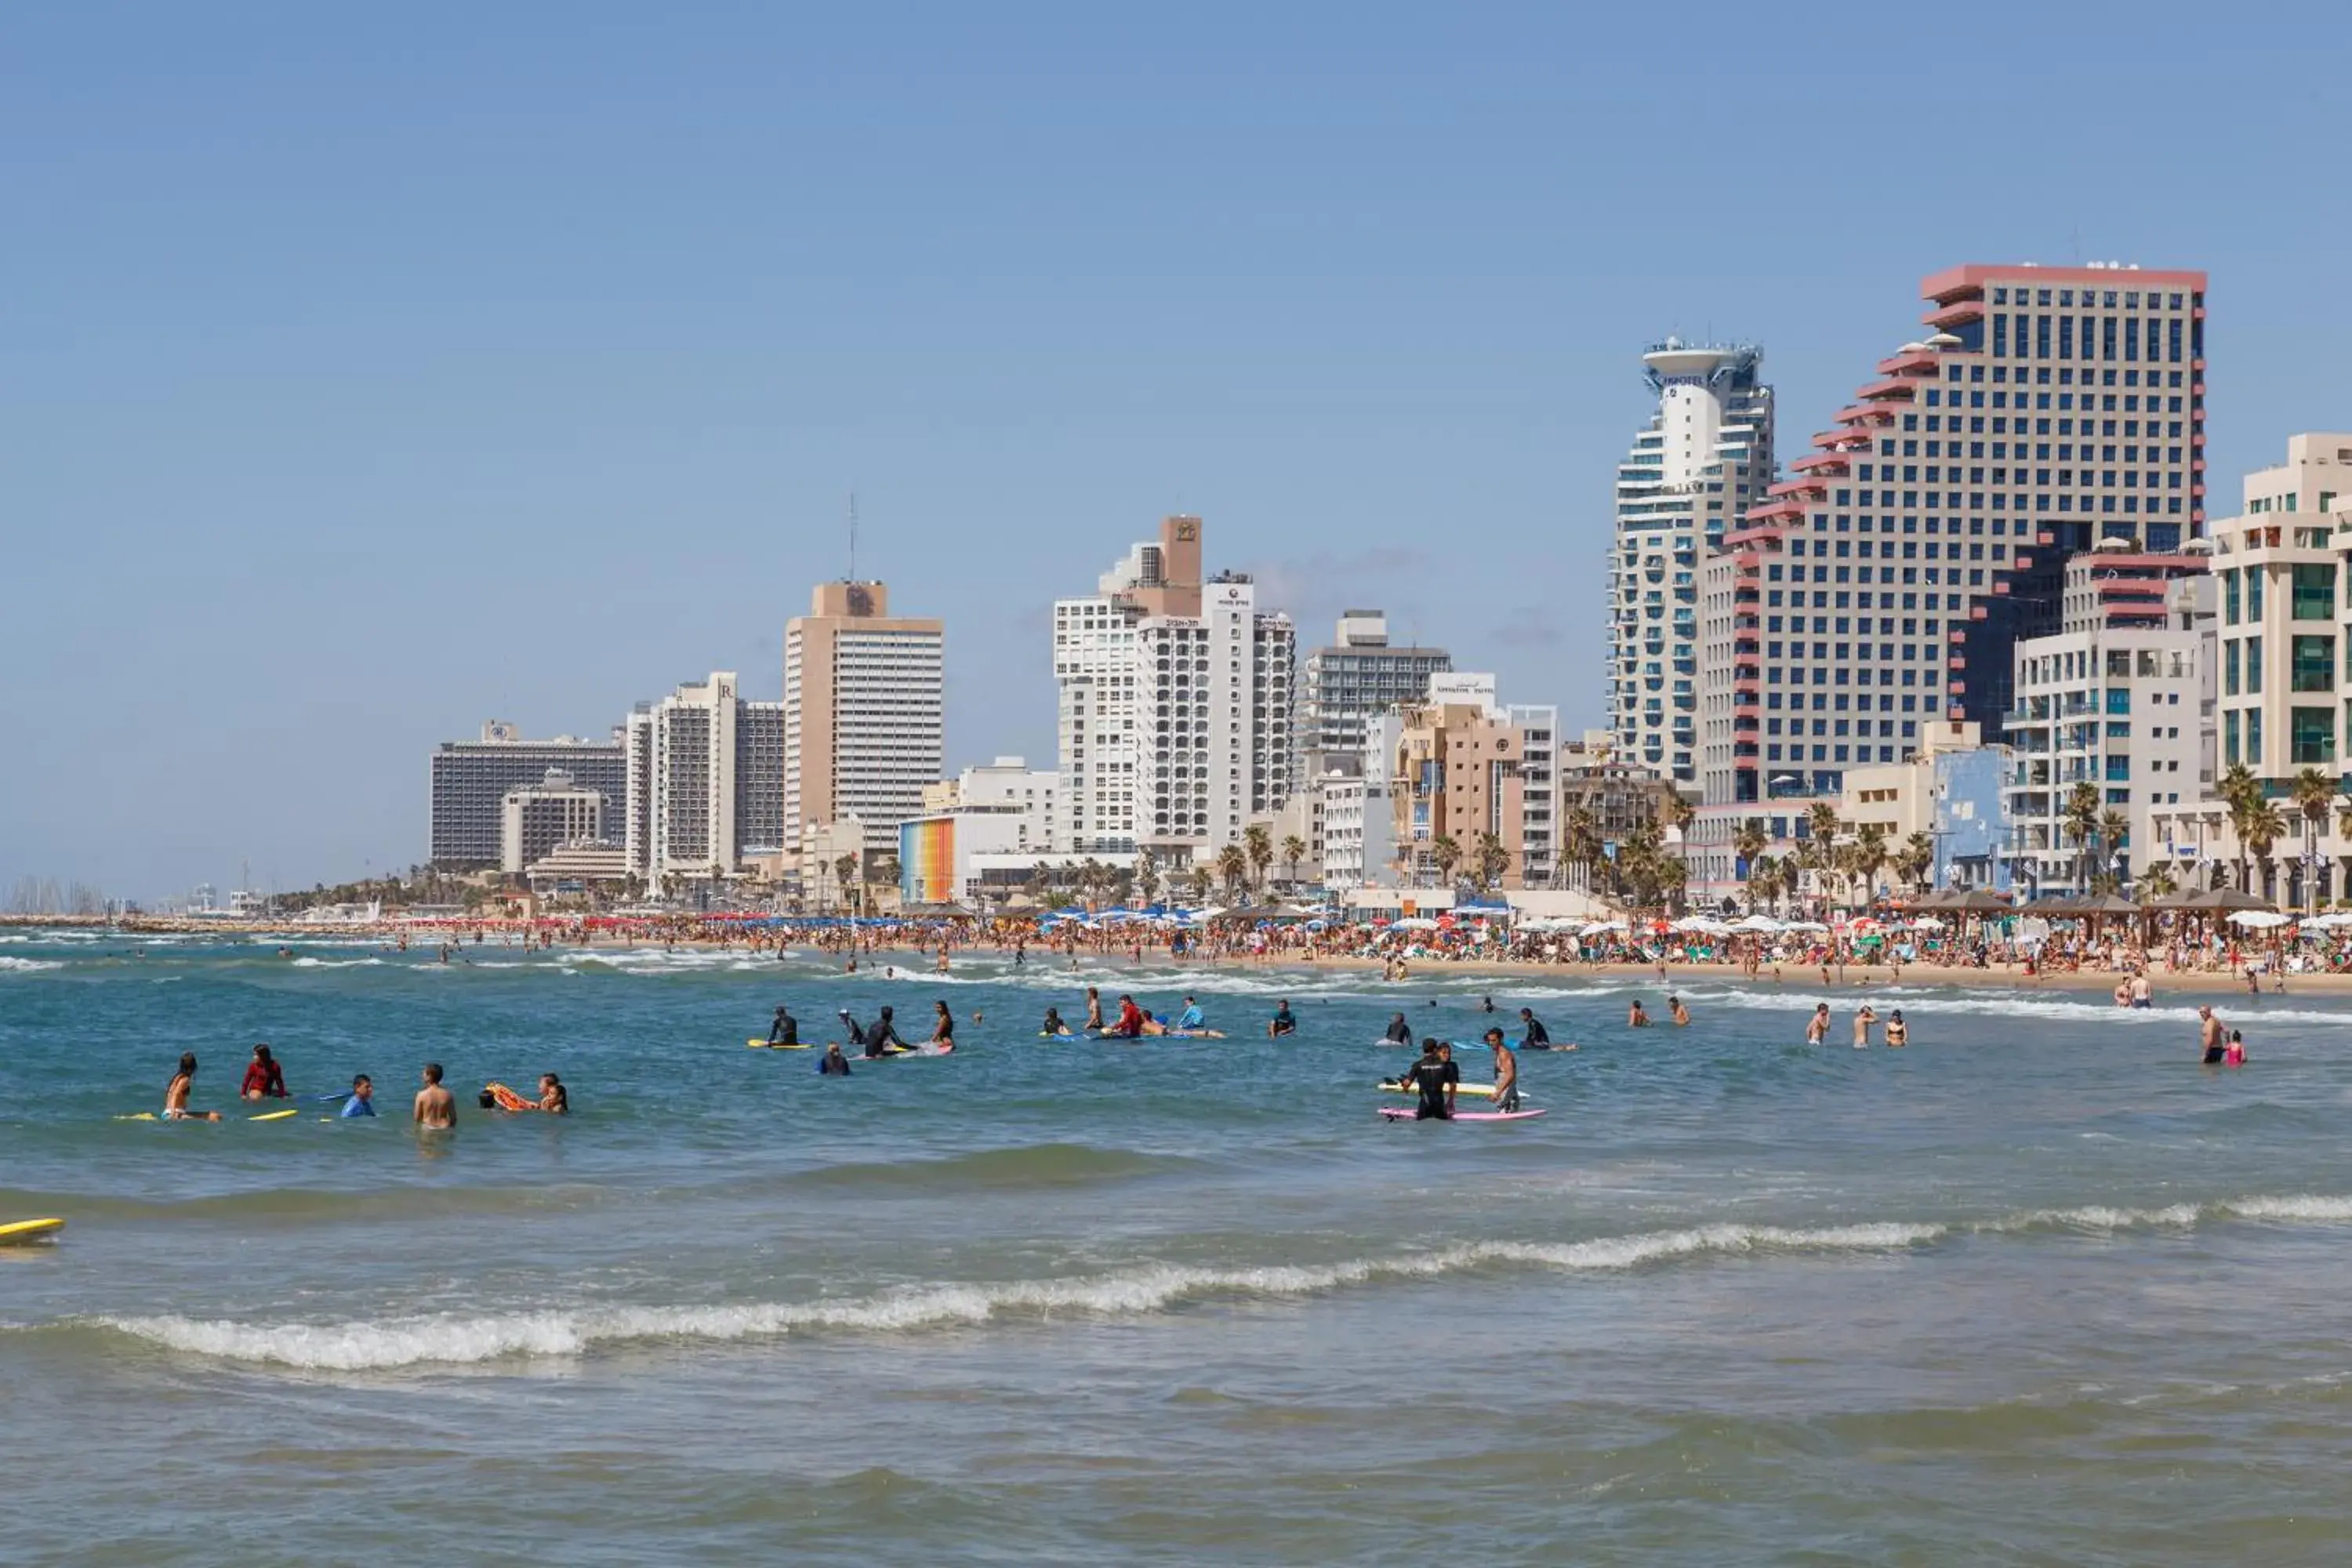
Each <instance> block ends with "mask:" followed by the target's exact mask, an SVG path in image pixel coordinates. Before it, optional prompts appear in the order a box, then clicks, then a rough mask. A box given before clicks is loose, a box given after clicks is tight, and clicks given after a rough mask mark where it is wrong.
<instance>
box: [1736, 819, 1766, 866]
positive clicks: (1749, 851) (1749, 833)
mask: <svg viewBox="0 0 2352 1568" xmlns="http://www.w3.org/2000/svg"><path fill="white" fill-rule="evenodd" d="M1771 842H1772V838H1771V835H1769V834H1768V833H1767V832H1765V830H1764V819H1763V818H1762V817H1760V816H1750V817H1745V818H1743V819H1741V821H1740V824H1739V826H1738V827H1736V828H1734V829H1733V830H1732V834H1731V853H1732V854H1733V855H1734V856H1735V857H1737V858H1738V860H1739V863H1740V864H1741V865H1743V866H1746V867H1748V868H1749V870H1748V875H1749V876H1751V877H1752V876H1754V875H1755V869H1754V868H1755V863H1756V857H1758V856H1759V855H1761V854H1763V853H1764V847H1765V846H1766V845H1768V844H1769V843H1771Z"/></svg>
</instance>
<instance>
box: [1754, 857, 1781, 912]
mask: <svg viewBox="0 0 2352 1568" xmlns="http://www.w3.org/2000/svg"><path fill="white" fill-rule="evenodd" d="M1782 885H1783V873H1782V872H1781V869H1780V862H1779V861H1778V860H1775V859H1774V858H1772V857H1771V856H1769V855H1759V856H1758V857H1756V858H1755V859H1753V860H1750V861H1749V862H1748V907H1749V908H1750V909H1754V908H1756V907H1758V906H1759V905H1764V904H1777V903H1779V901H1780V889H1781V887H1782Z"/></svg>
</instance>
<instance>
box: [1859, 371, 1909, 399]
mask: <svg viewBox="0 0 2352 1568" xmlns="http://www.w3.org/2000/svg"><path fill="white" fill-rule="evenodd" d="M1918 391H1919V384H1918V383H1917V382H1916V381H1915V380H1913V379H1911V378H1909V377H1907V376H1900V375H1890V376H1886V377H1884V378H1882V379H1880V380H1878V381H1874V382H1872V383H1871V384H1869V385H1867V386H1865V387H1864V388H1863V389H1862V390H1861V391H1860V392H1857V393H1855V394H1854V395H1855V396H1856V397H1859V398H1861V399H1862V400H1863V401H1864V402H1866V403H1878V402H1884V401H1894V402H1898V403H1908V402H1910V401H1911V399H1912V398H1913V397H1914V396H1916V395H1917V393H1918Z"/></svg>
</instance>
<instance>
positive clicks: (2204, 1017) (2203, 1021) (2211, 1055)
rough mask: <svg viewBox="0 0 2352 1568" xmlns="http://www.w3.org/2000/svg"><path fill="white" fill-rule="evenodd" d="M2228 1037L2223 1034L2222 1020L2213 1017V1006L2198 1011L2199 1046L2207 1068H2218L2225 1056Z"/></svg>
mask: <svg viewBox="0 0 2352 1568" xmlns="http://www.w3.org/2000/svg"><path fill="white" fill-rule="evenodd" d="M2227 1044H2228V1036H2227V1035H2225V1034H2224V1033H2223V1032H2222V1029H2221V1019H2219V1018H2217V1017H2215V1016H2213V1009H2212V1007H2211V1006H2210V1005H2208V1006H2203V1007H2200V1008H2198V1009H2197V1045H2198V1048H2199V1050H2200V1052H2201V1053H2202V1055H2203V1057H2204V1060H2205V1065H2206V1066H2207V1067H2218V1066H2220V1065H2221V1058H2222V1056H2223V1055H2224V1054H2225V1053H2224V1050H2223V1047H2225V1046H2226V1045H2227Z"/></svg>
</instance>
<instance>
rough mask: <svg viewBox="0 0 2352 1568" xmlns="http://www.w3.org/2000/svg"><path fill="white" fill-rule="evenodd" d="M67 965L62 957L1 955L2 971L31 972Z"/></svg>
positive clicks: (0, 966)
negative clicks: (14, 956)
mask: <svg viewBox="0 0 2352 1568" xmlns="http://www.w3.org/2000/svg"><path fill="white" fill-rule="evenodd" d="M65 966H66V963H65V960H64V959H62V958H13V957H0V973H16V974H30V973H34V972H35V971H37V970H42V969H63V968H64V967H65Z"/></svg>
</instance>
